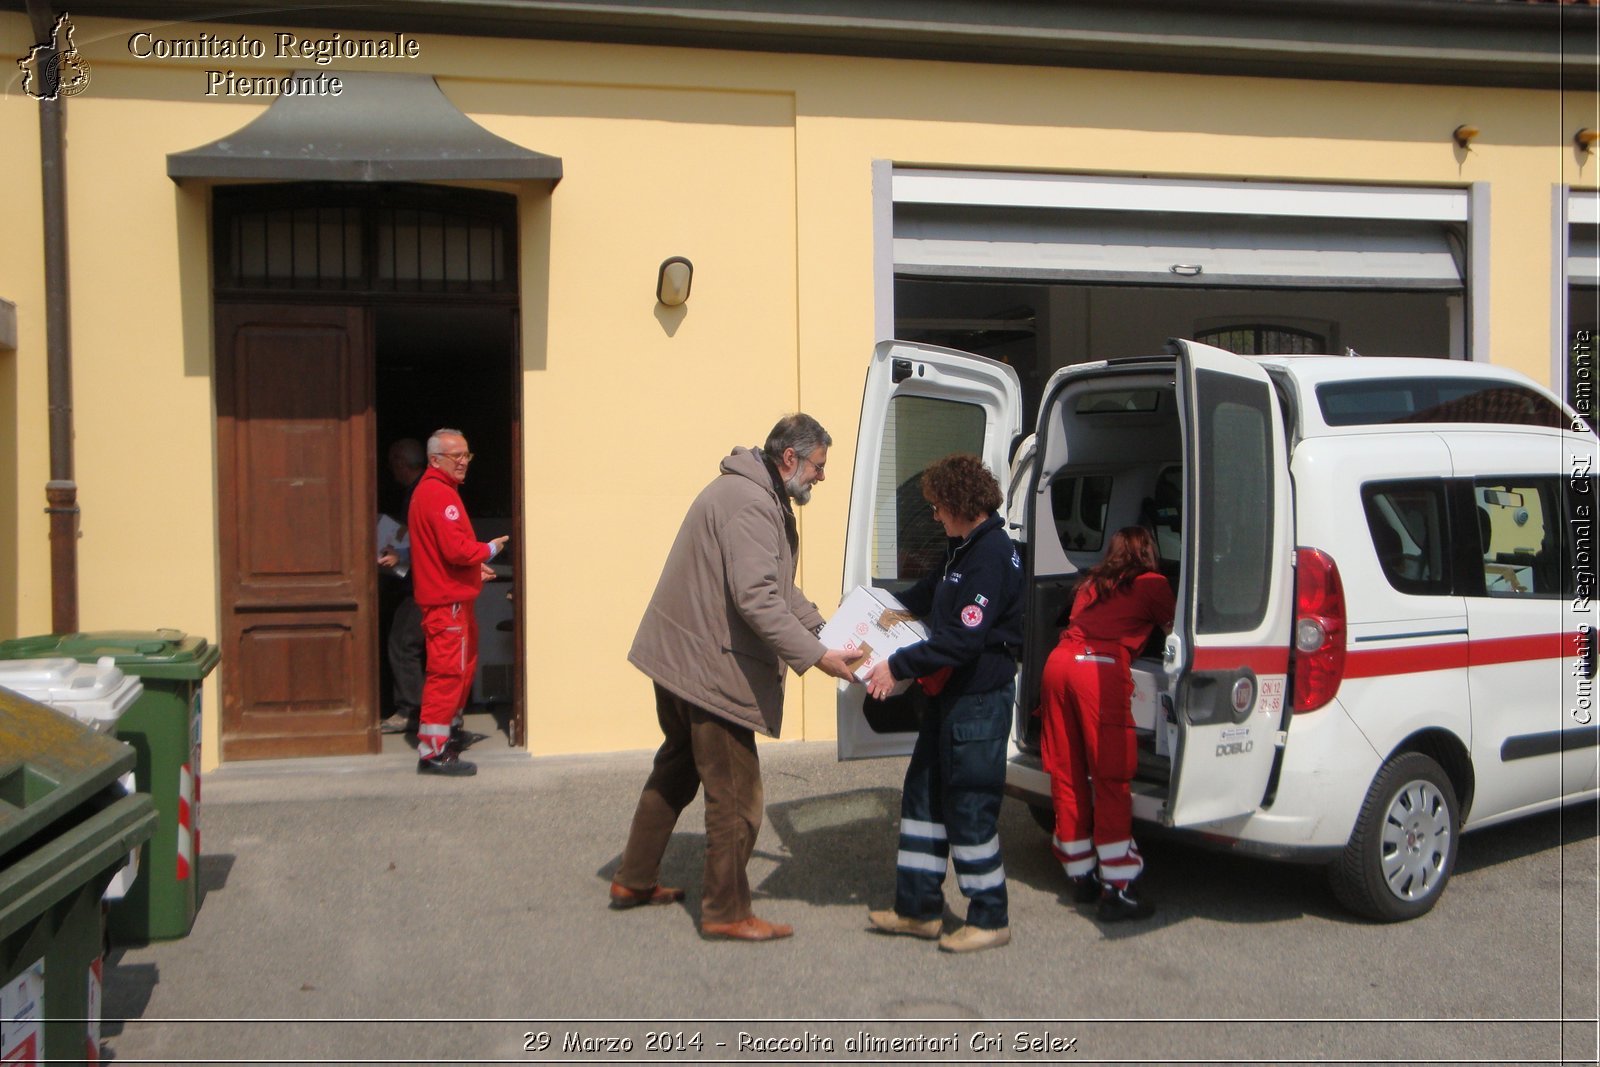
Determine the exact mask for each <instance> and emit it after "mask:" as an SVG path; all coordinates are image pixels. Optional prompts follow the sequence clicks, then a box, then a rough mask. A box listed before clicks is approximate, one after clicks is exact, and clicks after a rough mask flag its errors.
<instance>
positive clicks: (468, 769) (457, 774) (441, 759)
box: [417, 748, 478, 778]
mask: <svg viewBox="0 0 1600 1067" xmlns="http://www.w3.org/2000/svg"><path fill="white" fill-rule="evenodd" d="M417 773H418V774H443V775H448V776H449V777H452V778H470V777H471V776H472V775H474V774H477V773H478V765H477V764H476V763H468V762H467V761H466V760H464V759H462V758H461V757H460V756H458V755H456V754H455V753H454V752H452V751H450V750H449V749H448V748H447V749H445V750H444V751H443V752H441V753H439V754H438V755H437V756H435V757H433V758H432V759H419V760H417Z"/></svg>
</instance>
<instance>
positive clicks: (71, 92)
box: [17, 11, 89, 100]
mask: <svg viewBox="0 0 1600 1067" xmlns="http://www.w3.org/2000/svg"><path fill="white" fill-rule="evenodd" d="M72 33H73V29H72V16H71V15H69V14H67V13H66V12H65V11H63V12H62V13H61V17H60V18H58V19H56V24H55V27H54V28H53V29H51V31H50V43H49V44H36V45H34V46H33V47H32V48H31V49H29V50H28V55H27V57H26V58H23V59H19V60H17V66H18V67H20V68H21V70H22V91H23V92H24V93H27V94H28V95H29V96H31V97H33V98H34V99H35V100H54V99H56V98H57V97H58V96H76V95H78V94H79V93H81V92H83V91H84V90H85V89H86V88H88V87H89V64H88V63H85V62H84V60H83V57H82V56H80V55H79V54H78V50H77V48H75V47H73V44H72Z"/></svg>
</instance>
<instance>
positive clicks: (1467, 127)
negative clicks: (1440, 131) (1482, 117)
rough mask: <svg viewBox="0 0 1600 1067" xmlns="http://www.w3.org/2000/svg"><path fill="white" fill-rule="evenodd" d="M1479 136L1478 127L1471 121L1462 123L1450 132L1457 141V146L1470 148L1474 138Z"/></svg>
mask: <svg viewBox="0 0 1600 1067" xmlns="http://www.w3.org/2000/svg"><path fill="white" fill-rule="evenodd" d="M1476 136H1478V127H1476V126H1473V125H1471V124H1470V123H1462V124H1461V125H1460V126H1457V127H1456V128H1455V129H1454V130H1452V131H1451V132H1450V139H1451V140H1453V141H1455V143H1456V147H1457V148H1467V149H1470V148H1471V145H1472V139H1473V138H1474V137H1476Z"/></svg>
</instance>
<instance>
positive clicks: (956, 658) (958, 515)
mask: <svg viewBox="0 0 1600 1067" xmlns="http://www.w3.org/2000/svg"><path fill="white" fill-rule="evenodd" d="M922 495H923V496H924V497H925V498H926V499H927V501H928V503H929V504H931V505H932V506H933V517H934V518H935V519H936V520H937V521H938V522H939V524H940V525H941V526H943V527H944V531H945V534H946V536H948V537H949V538H950V543H949V547H948V549H947V551H946V554H945V561H944V566H943V567H942V568H940V569H937V570H935V571H933V572H931V573H929V574H927V575H925V576H924V577H923V578H922V580H921V581H919V582H918V583H917V584H916V585H915V586H913V587H912V588H910V589H908V590H907V591H906V592H904V593H902V594H901V595H900V601H901V603H903V604H904V605H905V606H906V609H907V611H908V612H910V613H911V614H913V615H915V616H917V617H918V618H920V619H921V620H922V621H923V624H924V625H925V626H926V628H927V632H928V637H927V639H926V640H925V641H919V642H918V643H916V644H914V645H910V646H908V647H906V648H903V649H901V650H900V651H899V652H896V653H895V654H894V655H892V656H890V657H889V658H888V659H886V660H884V661H883V662H881V663H879V664H878V665H877V667H875V668H874V669H873V671H872V673H871V675H869V677H868V678H867V682H866V685H867V691H868V693H870V694H871V695H872V696H874V697H877V698H879V699H882V698H884V697H887V696H888V695H889V693H890V691H891V690H892V689H893V688H894V685H895V683H896V682H897V681H899V680H901V679H907V678H915V679H917V680H918V681H919V682H920V683H921V685H922V687H923V689H924V690H925V691H926V692H928V693H929V695H930V696H931V697H932V699H931V700H930V702H929V705H930V706H929V710H928V712H927V713H926V714H925V715H924V716H923V719H922V724H921V727H920V728H919V730H918V732H917V744H916V748H915V749H914V750H913V751H912V753H911V765H910V766H909V767H908V768H907V769H906V781H905V789H904V792H903V793H902V795H901V800H900V850H899V853H898V855H897V858H896V862H895V901H894V909H893V910H892V911H888V910H886V911H873V912H869V913H868V915H867V918H868V920H869V921H871V923H872V925H873V926H874V927H876V928H877V929H879V930H882V931H884V932H885V933H891V934H909V935H910V936H912V937H922V938H927V939H928V940H932V939H934V938H938V939H939V947H940V948H941V949H944V950H945V951H947V952H975V951H977V950H979V949H986V948H998V947H999V946H1001V945H1004V944H1007V943H1009V942H1010V940H1011V929H1010V919H1009V917H1008V915H1007V911H1006V872H1005V867H1004V866H1003V865H1002V863H1001V861H1000V836H999V829H998V824H999V816H1000V801H1001V797H1002V788H1003V786H1004V785H1005V758H1006V739H1007V738H1008V737H1009V736H1010V733H1011V719H1012V702H1013V700H1014V698H1015V690H1016V671H1017V664H1016V652H1017V649H1018V648H1019V647H1020V646H1021V643H1022V560H1021V559H1020V558H1019V557H1018V555H1017V549H1016V546H1015V545H1013V544H1012V543H1011V538H1010V537H1008V536H1006V532H1005V526H1004V523H1003V520H1002V519H1001V518H1000V516H999V515H998V514H996V511H997V509H998V508H999V507H1000V504H1001V500H1002V498H1001V494H1000V485H999V483H998V482H996V481H995V478H994V475H993V474H991V473H990V472H989V470H988V468H986V467H985V466H984V465H983V461H982V460H980V459H979V458H978V457H977V456H972V455H963V454H958V455H953V456H946V457H945V458H944V459H941V460H938V461H936V462H935V463H933V464H932V465H930V466H929V467H928V469H927V470H925V471H924V472H923V475H922ZM951 859H953V860H954V861H955V868H956V882H957V884H958V885H959V886H960V887H961V892H962V894H963V895H964V896H966V897H967V899H968V901H969V903H968V906H967V922H966V925H964V926H962V927H960V928H959V929H957V930H955V931H954V932H952V933H949V934H942V935H941V929H942V926H943V915H944V875H945V868H946V866H947V864H948V862H949V861H950V860H951Z"/></svg>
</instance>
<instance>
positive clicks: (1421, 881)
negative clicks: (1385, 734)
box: [1329, 752, 1461, 922]
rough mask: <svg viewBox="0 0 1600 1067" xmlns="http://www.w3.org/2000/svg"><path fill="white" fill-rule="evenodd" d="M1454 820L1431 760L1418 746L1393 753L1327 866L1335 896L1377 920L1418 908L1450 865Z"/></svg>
mask: <svg viewBox="0 0 1600 1067" xmlns="http://www.w3.org/2000/svg"><path fill="white" fill-rule="evenodd" d="M1460 820H1461V816H1460V812H1459V809H1458V807H1457V804H1456V793H1455V789H1454V788H1453V787H1452V786H1451V784H1450V779H1449V778H1448V777H1446V775H1445V773H1444V770H1443V769H1442V768H1441V767H1440V766H1439V764H1438V763H1436V762H1434V760H1433V759H1431V758H1430V757H1428V756H1425V755H1423V754H1422V753H1420V752H1405V753H1401V754H1400V755H1398V756H1396V757H1394V758H1393V759H1391V760H1390V761H1389V762H1388V763H1386V764H1384V766H1383V769H1382V770H1381V771H1379V772H1378V776H1377V777H1376V778H1375V779H1373V782H1372V788H1371V789H1369V790H1368V791H1367V798H1366V800H1365V801H1364V802H1363V803H1362V805H1361V814H1360V815H1359V816H1358V817H1357V819H1356V827H1355V832H1354V833H1352V834H1351V835H1350V842H1349V844H1347V845H1346V846H1345V850H1344V855H1343V856H1341V857H1340V858H1339V859H1338V860H1337V861H1335V862H1334V863H1333V865H1332V866H1331V867H1330V868H1329V877H1330V881H1331V882H1332V885H1333V892H1334V895H1335V896H1337V897H1338V898H1339V901H1340V903H1342V904H1344V906H1345V907H1347V908H1349V909H1350V910H1352V911H1354V912H1357V913H1359V914H1361V915H1365V916H1367V917H1368V918H1372V919H1377V920H1379V921H1380V922H1398V921H1400V920H1403V919H1414V918H1416V917H1417V916H1419V915H1422V914H1424V913H1425V912H1427V911H1428V910H1429V909H1430V908H1432V907H1433V905H1434V904H1435V903H1436V902H1437V901H1438V899H1439V896H1440V894H1442V893H1443V892H1444V887H1445V883H1447V882H1448V881H1449V880H1450V872H1451V870H1452V869H1453V868H1454V867H1455V859H1456V842H1457V840H1458V838H1459V836H1460V834H1459V829H1460Z"/></svg>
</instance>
